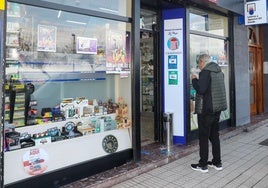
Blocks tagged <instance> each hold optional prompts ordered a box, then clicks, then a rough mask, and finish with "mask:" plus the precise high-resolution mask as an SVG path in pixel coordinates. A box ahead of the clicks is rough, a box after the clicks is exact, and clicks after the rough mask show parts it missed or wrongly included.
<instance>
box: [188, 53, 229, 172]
mask: <svg viewBox="0 0 268 188" xmlns="http://www.w3.org/2000/svg"><path fill="white" fill-rule="evenodd" d="M198 67H199V69H200V70H201V72H200V73H199V78H197V76H196V75H192V76H191V78H192V84H193V87H194V89H195V90H196V92H197V94H196V104H195V112H196V113H197V120H198V130H199V149H200V151H199V155H200V160H199V163H198V164H191V168H192V169H193V170H197V171H200V172H203V173H206V172H208V166H210V167H214V168H215V169H216V170H222V163H221V148H220V139H219V119H220V114H221V111H224V110H226V108H227V103H226V91H225V85H224V74H223V72H222V71H221V68H220V66H219V65H218V64H217V63H215V62H211V58H210V56H209V55H208V54H202V55H200V56H199V57H198ZM209 141H210V142H211V144H212V155H213V159H212V161H208V152H209Z"/></svg>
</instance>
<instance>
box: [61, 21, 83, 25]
mask: <svg viewBox="0 0 268 188" xmlns="http://www.w3.org/2000/svg"><path fill="white" fill-rule="evenodd" d="M66 22H69V23H74V24H80V25H86V24H87V23H85V22H78V21H73V20H66Z"/></svg>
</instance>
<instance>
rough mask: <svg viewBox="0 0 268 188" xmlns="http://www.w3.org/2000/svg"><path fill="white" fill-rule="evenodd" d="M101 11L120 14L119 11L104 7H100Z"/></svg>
mask: <svg viewBox="0 0 268 188" xmlns="http://www.w3.org/2000/svg"><path fill="white" fill-rule="evenodd" d="M100 9H101V10H104V11H108V12H114V13H118V10H113V9H109V8H104V7H100Z"/></svg>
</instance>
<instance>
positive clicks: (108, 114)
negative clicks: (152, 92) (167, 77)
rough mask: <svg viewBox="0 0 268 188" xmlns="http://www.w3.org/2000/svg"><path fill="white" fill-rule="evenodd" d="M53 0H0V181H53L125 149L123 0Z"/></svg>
mask: <svg viewBox="0 0 268 188" xmlns="http://www.w3.org/2000/svg"><path fill="white" fill-rule="evenodd" d="M53 2H54V1H34V2H32V1H31V2H30V1H15V2H14V1H7V2H6V12H5V13H6V22H5V23H6V25H5V26H6V30H5V31H4V33H5V35H4V36H5V42H4V43H5V45H4V46H5V50H4V53H5V54H4V57H5V66H4V68H5V76H4V79H5V84H4V86H3V87H4V134H5V140H4V168H3V169H4V185H5V186H6V187H27V186H32V187H37V186H41V187H42V186H44V187H54V186H59V185H61V184H65V183H66V182H68V181H73V180H75V179H77V178H81V177H86V176H89V175H92V174H96V173H98V172H100V171H103V170H105V169H110V168H113V167H115V166H118V165H122V164H124V163H126V162H127V161H129V160H131V159H132V158H133V151H132V92H131V91H132V89H131V87H132V73H131V71H132V70H133V69H132V65H133V63H132V54H131V42H132V41H131V37H132V36H131V29H132V28H131V27H132V25H131V22H130V17H131V1H116V2H113V3H110V2H109V3H107V2H106V1H105V2H104V1H94V2H91V1H83V2H80V1H77V2H76V1H74V2H70V1H68V2H65V1H62V2H60V1H59V2H56V3H53ZM83 7H86V8H85V9H83ZM88 9H90V10H88ZM107 12H108V13H107ZM3 26H4V24H3Z"/></svg>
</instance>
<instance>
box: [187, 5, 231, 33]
mask: <svg viewBox="0 0 268 188" xmlns="http://www.w3.org/2000/svg"><path fill="white" fill-rule="evenodd" d="M190 11H191V13H190V21H189V23H190V30H191V31H193V32H194V31H198V32H204V33H209V34H214V35H218V36H224V37H227V36H228V18H227V17H224V16H220V15H217V14H213V13H209V12H207V11H203V10H197V9H191V10H190Z"/></svg>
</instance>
